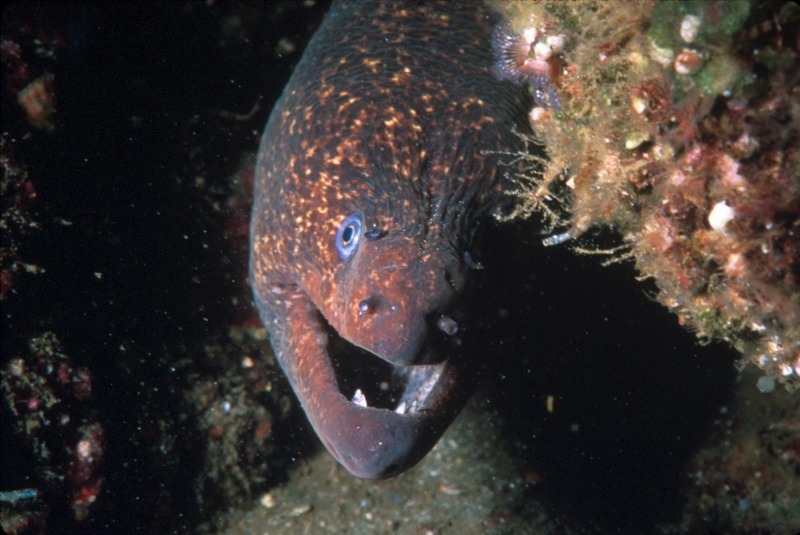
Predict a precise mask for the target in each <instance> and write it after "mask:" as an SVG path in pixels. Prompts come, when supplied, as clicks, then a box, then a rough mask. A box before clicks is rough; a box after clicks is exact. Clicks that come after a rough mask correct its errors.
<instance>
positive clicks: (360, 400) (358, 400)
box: [350, 388, 368, 407]
mask: <svg viewBox="0 0 800 535" xmlns="http://www.w3.org/2000/svg"><path fill="white" fill-rule="evenodd" d="M350 401H352V402H353V403H355V404H356V405H358V406H359V407H367V406H368V405H367V397H366V396H365V395H364V392H362V391H361V389H360V388H356V391H355V392H354V393H353V399H351V400H350Z"/></svg>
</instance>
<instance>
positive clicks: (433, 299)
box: [250, 0, 531, 478]
mask: <svg viewBox="0 0 800 535" xmlns="http://www.w3.org/2000/svg"><path fill="white" fill-rule="evenodd" d="M500 23H501V21H500V16H499V14H497V13H495V12H494V11H493V10H492V9H490V8H489V7H487V6H485V5H484V4H483V3H480V2H477V1H470V2H464V3H459V2H452V1H450V0H443V1H429V2H428V1H426V2H401V1H388V0H387V1H363V2H351V1H343V2H339V3H335V4H334V6H333V7H332V8H331V10H330V12H329V13H328V14H327V15H326V17H325V19H324V21H323V23H322V25H321V26H320V28H319V30H318V31H317V32H316V33H315V35H314V37H313V38H312V40H311V42H310V43H309V45H308V47H307V49H306V50H305V52H304V54H303V56H302V58H301V60H300V61H299V63H298V64H297V66H296V68H295V70H294V72H293V75H292V77H291V79H290V81H289V82H288V85H287V86H286V88H285V90H284V92H283V95H282V96H281V98H280V99H279V101H278V102H277V104H276V105H275V108H274V109H273V111H272V113H271V116H270V119H269V121H268V123H267V126H266V128H265V130H264V134H263V137H262V140H261V145H260V148H259V153H258V160H257V167H256V183H255V191H254V205H253V213H252V219H251V256H250V278H251V283H252V286H253V290H254V296H255V301H256V305H257V307H258V310H259V313H260V315H261V318H262V320H263V322H264V324H265V326H266V328H267V329H268V331H269V333H270V339H271V343H272V345H273V348H274V351H275V354H276V355H277V358H278V360H279V362H280V365H281V367H282V368H283V370H284V371H285V373H286V375H287V376H288V378H289V381H290V382H291V385H292V387H293V389H294V391H295V392H296V394H297V396H298V398H299V400H300V402H301V404H302V406H303V408H304V410H305V412H306V414H307V416H308V418H309V420H310V422H311V424H312V425H313V427H314V429H315V431H316V432H317V434H318V436H319V437H320V439H321V440H322V442H323V443H324V444H325V446H326V447H327V449H328V450H329V451H330V453H331V454H332V455H333V456H334V457H335V458H336V459H337V460H338V461H339V462H340V463H341V464H343V465H344V466H345V467H346V468H347V469H348V470H349V471H350V472H352V473H353V474H354V475H356V476H359V477H364V478H384V477H389V476H392V475H395V474H397V473H399V472H401V471H403V470H405V469H407V468H409V467H410V466H412V465H414V464H415V463H416V462H418V461H419V460H420V459H421V458H422V457H423V456H424V455H425V454H426V453H427V452H428V451H429V450H430V448H432V447H433V445H434V444H435V443H436V441H437V440H438V439H439V437H440V436H441V435H442V433H443V432H444V431H445V429H446V428H447V426H448V425H449V424H450V423H451V421H452V420H453V418H455V416H456V415H457V414H458V412H459V411H460V409H461V408H462V406H463V405H464V403H465V402H466V400H467V399H468V397H469V395H470V394H471V390H472V388H471V385H472V384H473V382H474V381H473V377H472V376H471V375H474V374H471V373H470V371H469V370H470V366H469V362H470V360H471V359H474V358H476V357H477V356H470V354H469V348H468V347H463V346H462V347H459V346H458V343H457V341H458V336H459V330H460V329H462V325H460V321H461V320H460V319H459V320H458V321H457V320H456V319H454V318H458V315H457V311H456V305H457V297H458V295H459V294H460V293H461V291H462V289H463V288H464V285H465V284H466V279H467V274H468V271H469V269H470V266H473V267H474V264H473V262H472V261H471V259H470V257H469V252H470V250H471V247H473V246H474V243H475V239H476V231H477V230H478V229H479V227H480V226H481V220H482V219H484V218H487V217H491V215H492V214H493V213H495V212H499V211H502V210H504V209H506V208H507V207H508V204H509V202H510V201H509V198H510V197H509V195H508V194H507V190H508V188H509V187H510V186H509V179H508V177H507V174H508V173H509V170H508V168H506V167H504V166H503V165H500V159H501V158H502V156H501V153H509V152H514V151H519V150H521V147H520V142H519V140H518V137H517V136H516V135H515V134H514V133H513V131H514V130H515V129H516V130H522V131H526V130H527V127H526V126H525V125H526V124H527V111H528V109H529V108H530V104H531V102H530V96H529V94H528V92H527V91H526V90H525V89H524V88H522V87H521V86H519V85H516V84H514V83H511V82H509V81H502V80H499V79H498V78H497V77H496V76H495V75H494V74H493V68H492V67H493V62H494V61H495V55H494V54H493V51H492V45H491V43H492V32H493V30H494V29H495V28H496V27H497V25H498V24H500ZM462 330H463V329H462ZM354 355H355V356H354ZM365 355H366V356H368V358H371V359H374V360H375V361H376V362H380V361H381V360H380V359H382V361H385V362H387V363H389V365H390V366H391V371H390V373H388V375H387V376H386V377H380V378H379V377H378V375H379V374H377V373H376V374H372V373H371V371H370V368H369V366H368V367H367V368H364V369H359V370H355V371H353V370H352V362H350V364H351V367H350V368H348V362H349V360H350V359H356V360H355V362H361V361H359V360H358V359H363V358H364V356H365ZM347 370H350V371H347ZM353 374H356V375H357V376H358V379H357V380H356V379H353V377H351V375H353ZM357 381H361V382H362V383H360V384H359V383H357ZM387 392H388V393H387ZM377 398H381V399H382V400H379V401H376V399H377Z"/></svg>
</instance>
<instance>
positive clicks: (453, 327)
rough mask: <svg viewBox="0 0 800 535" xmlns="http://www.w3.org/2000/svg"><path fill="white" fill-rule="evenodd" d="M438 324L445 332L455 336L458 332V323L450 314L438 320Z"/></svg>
mask: <svg viewBox="0 0 800 535" xmlns="http://www.w3.org/2000/svg"><path fill="white" fill-rule="evenodd" d="M436 326H437V327H438V328H439V330H441V331H442V332H443V333H445V334H448V335H450V336H453V335H454V334H456V333H457V332H458V323H456V320H454V319H453V318H451V317H450V316H442V317H440V318H439V319H438V320H436Z"/></svg>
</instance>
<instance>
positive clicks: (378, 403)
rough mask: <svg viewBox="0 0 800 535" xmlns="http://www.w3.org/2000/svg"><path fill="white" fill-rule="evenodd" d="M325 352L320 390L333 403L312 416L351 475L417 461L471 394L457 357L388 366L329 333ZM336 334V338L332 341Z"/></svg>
mask: <svg viewBox="0 0 800 535" xmlns="http://www.w3.org/2000/svg"><path fill="white" fill-rule="evenodd" d="M332 334H333V337H332V338H331V339H330V340H331V346H330V347H329V348H328V352H327V355H326V356H327V358H328V359H329V361H330V364H331V365H332V368H333V369H334V370H335V371H336V373H335V378H334V379H333V381H332V383H336V384H330V383H329V384H327V385H325V386H324V387H322V388H324V389H325V390H328V391H334V390H335V391H336V392H337V393H338V395H336V396H335V398H336V401H335V402H332V403H329V405H327V406H325V407H323V408H321V409H320V410H321V411H322V412H324V413H325V414H319V415H317V417H316V418H314V417H312V420H316V421H318V422H327V424H326V425H323V426H315V428H316V430H317V434H318V435H319V436H320V438H321V439H322V441H323V443H324V444H325V446H326V447H327V449H328V450H329V451H330V453H331V454H332V455H333V456H334V457H335V458H336V460H337V461H338V462H339V463H340V464H342V465H343V466H344V467H345V468H347V470H348V471H350V472H351V473H352V474H353V475H355V476H357V477H361V478H365V479H384V478H388V477H392V476H394V475H397V474H399V473H400V472H403V471H404V470H407V469H408V468H410V467H411V466H413V465H415V464H416V463H417V462H419V461H420V460H421V459H422V458H423V457H424V456H425V455H426V454H427V453H428V451H430V449H431V448H432V447H433V446H434V445H435V444H436V442H437V441H438V440H439V438H440V437H441V435H442V434H443V433H444V431H445V430H446V429H447V427H448V426H449V425H450V423H451V422H452V420H453V419H454V418H455V416H456V415H457V414H458V413H459V412H460V410H461V408H462V407H463V405H464V404H465V403H466V400H467V399H468V398H469V395H471V393H472V388H471V387H470V384H471V381H469V380H467V379H466V376H467V374H465V373H464V370H463V369H462V363H461V360H460V359H459V358H457V357H451V358H450V359H448V360H445V361H442V362H437V363H436V364H416V365H410V366H393V365H391V364H389V363H387V362H385V361H383V360H382V359H380V358H379V357H377V356H376V355H373V354H371V353H368V352H366V351H364V350H362V349H358V348H356V347H355V346H353V345H352V344H349V342H347V341H346V340H343V339H341V338H339V337H338V335H336V334H335V333H332ZM334 338H336V339H337V340H334Z"/></svg>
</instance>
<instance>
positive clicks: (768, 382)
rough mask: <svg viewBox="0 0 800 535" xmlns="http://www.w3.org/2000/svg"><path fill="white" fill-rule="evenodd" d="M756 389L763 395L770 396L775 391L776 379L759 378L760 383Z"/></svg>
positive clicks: (766, 376) (768, 377)
mask: <svg viewBox="0 0 800 535" xmlns="http://www.w3.org/2000/svg"><path fill="white" fill-rule="evenodd" d="M756 388H758V390H759V391H760V392H761V393H762V394H770V393H772V392H774V391H775V378H774V377H770V376H768V375H765V376H763V377H759V379H758V382H757V383H756Z"/></svg>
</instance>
